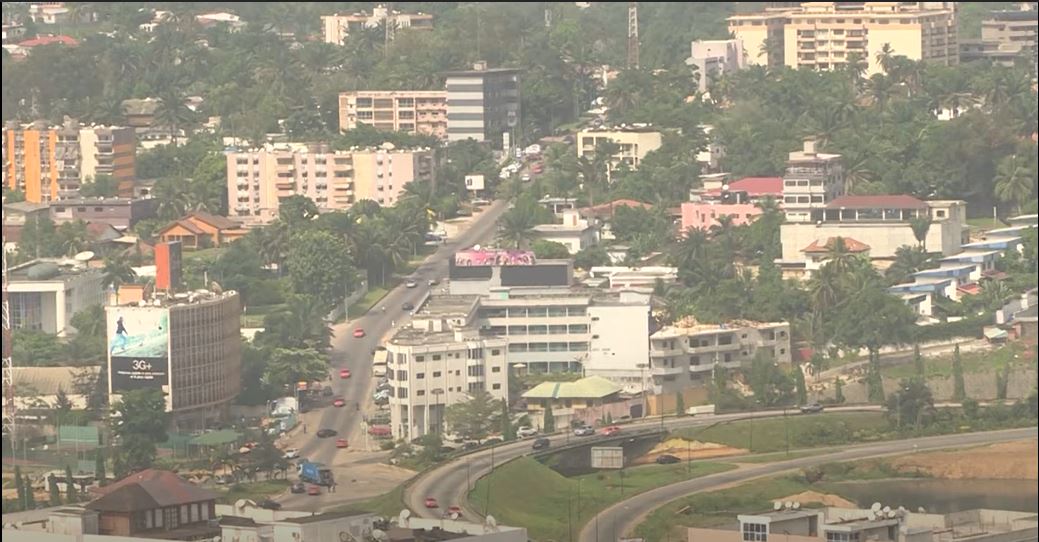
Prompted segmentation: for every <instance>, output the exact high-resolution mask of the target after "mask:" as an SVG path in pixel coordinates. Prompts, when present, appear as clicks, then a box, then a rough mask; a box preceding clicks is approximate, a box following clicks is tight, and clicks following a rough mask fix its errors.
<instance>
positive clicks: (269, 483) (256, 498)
mask: <svg viewBox="0 0 1039 542" xmlns="http://www.w3.org/2000/svg"><path fill="white" fill-rule="evenodd" d="M288 487H289V482H288V480H266V481H263V482H247V483H243V484H235V485H233V486H231V487H230V488H229V489H228V490H227V492H225V493H224V494H223V495H221V496H220V497H218V498H217V501H218V502H220V503H223V504H234V502H235V501H237V500H238V499H250V500H252V501H253V502H260V501H262V500H264V499H266V498H267V497H271V496H274V495H277V494H278V493H281V492H283V491H285V490H286V489H288Z"/></svg>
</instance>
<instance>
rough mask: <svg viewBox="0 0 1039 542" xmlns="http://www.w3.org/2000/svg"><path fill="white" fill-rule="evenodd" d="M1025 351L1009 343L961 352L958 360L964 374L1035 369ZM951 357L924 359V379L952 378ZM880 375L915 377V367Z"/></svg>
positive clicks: (898, 367) (889, 369)
mask: <svg viewBox="0 0 1039 542" xmlns="http://www.w3.org/2000/svg"><path fill="white" fill-rule="evenodd" d="M1024 350H1025V347H1024V345H1022V344H1021V343H1009V344H1006V345H1004V346H1001V347H999V348H996V349H995V350H983V351H978V352H963V353H961V354H960V360H961V361H962V363H963V372H964V373H993V374H994V373H995V371H997V370H1002V369H1003V368H1004V367H1006V365H1007V364H1010V365H1011V367H1028V366H1032V367H1035V364H1036V360H1035V358H1032V359H1027V358H1026V357H1025V356H1023V355H1022V354H1023V352H1024ZM952 360H953V355H952V354H948V355H943V356H940V357H934V358H924V376H925V377H934V376H938V377H942V376H944V377H948V376H952ZM880 373H881V374H882V375H883V376H884V377H885V378H894V379H899V380H900V379H903V378H910V377H913V376H916V366H915V365H914V364H913V363H912V362H909V363H904V364H901V365H895V366H891V367H883V368H881V370H880Z"/></svg>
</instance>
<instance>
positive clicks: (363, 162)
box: [227, 143, 435, 225]
mask: <svg viewBox="0 0 1039 542" xmlns="http://www.w3.org/2000/svg"><path fill="white" fill-rule="evenodd" d="M434 174H435V167H434V156H433V151H432V150H431V149H425V148H422V149H396V148H394V147H393V146H392V145H389V144H385V145H383V146H382V147H379V148H368V149H351V150H345V151H333V150H331V149H330V148H329V147H328V146H327V145H304V144H298V143H282V144H274V145H268V146H265V147H263V148H260V149H251V150H247V151H234V152H229V153H227V195H228V203H229V204H228V211H229V213H228V214H229V215H230V216H231V217H234V218H239V219H240V220H241V221H242V222H243V223H244V224H246V225H256V224H267V223H269V222H271V221H272V220H274V219H275V218H277V216H278V206H279V205H280V202H281V200H282V199H284V198H286V197H289V196H292V195H296V194H299V195H303V196H306V197H308V198H310V199H312V200H313V201H314V203H316V204H317V206H318V207H319V208H321V209H328V210H342V209H348V208H350V206H351V205H353V204H354V203H355V202H357V201H360V200H363V199H369V200H373V201H377V202H378V203H379V204H380V205H394V204H395V203H397V200H398V198H399V197H400V196H401V195H402V194H403V192H404V186H405V185H407V184H408V183H410V182H412V181H430V182H432V181H433V178H434Z"/></svg>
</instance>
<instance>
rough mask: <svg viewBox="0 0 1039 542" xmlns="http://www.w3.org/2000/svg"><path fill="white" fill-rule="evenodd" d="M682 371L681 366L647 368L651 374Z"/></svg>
mask: <svg viewBox="0 0 1039 542" xmlns="http://www.w3.org/2000/svg"><path fill="white" fill-rule="evenodd" d="M683 372H685V368H683V367H650V369H649V374H650V375H651V376H669V375H680V374H682V373H683Z"/></svg>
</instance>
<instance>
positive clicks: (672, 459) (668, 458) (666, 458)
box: [657, 454, 681, 465]
mask: <svg viewBox="0 0 1039 542" xmlns="http://www.w3.org/2000/svg"><path fill="white" fill-rule="evenodd" d="M679 461H681V459H679V458H678V457H677V456H673V455H670V454H664V455H658V456H657V464H658V465H672V464H674V463H678V462H679Z"/></svg>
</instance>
